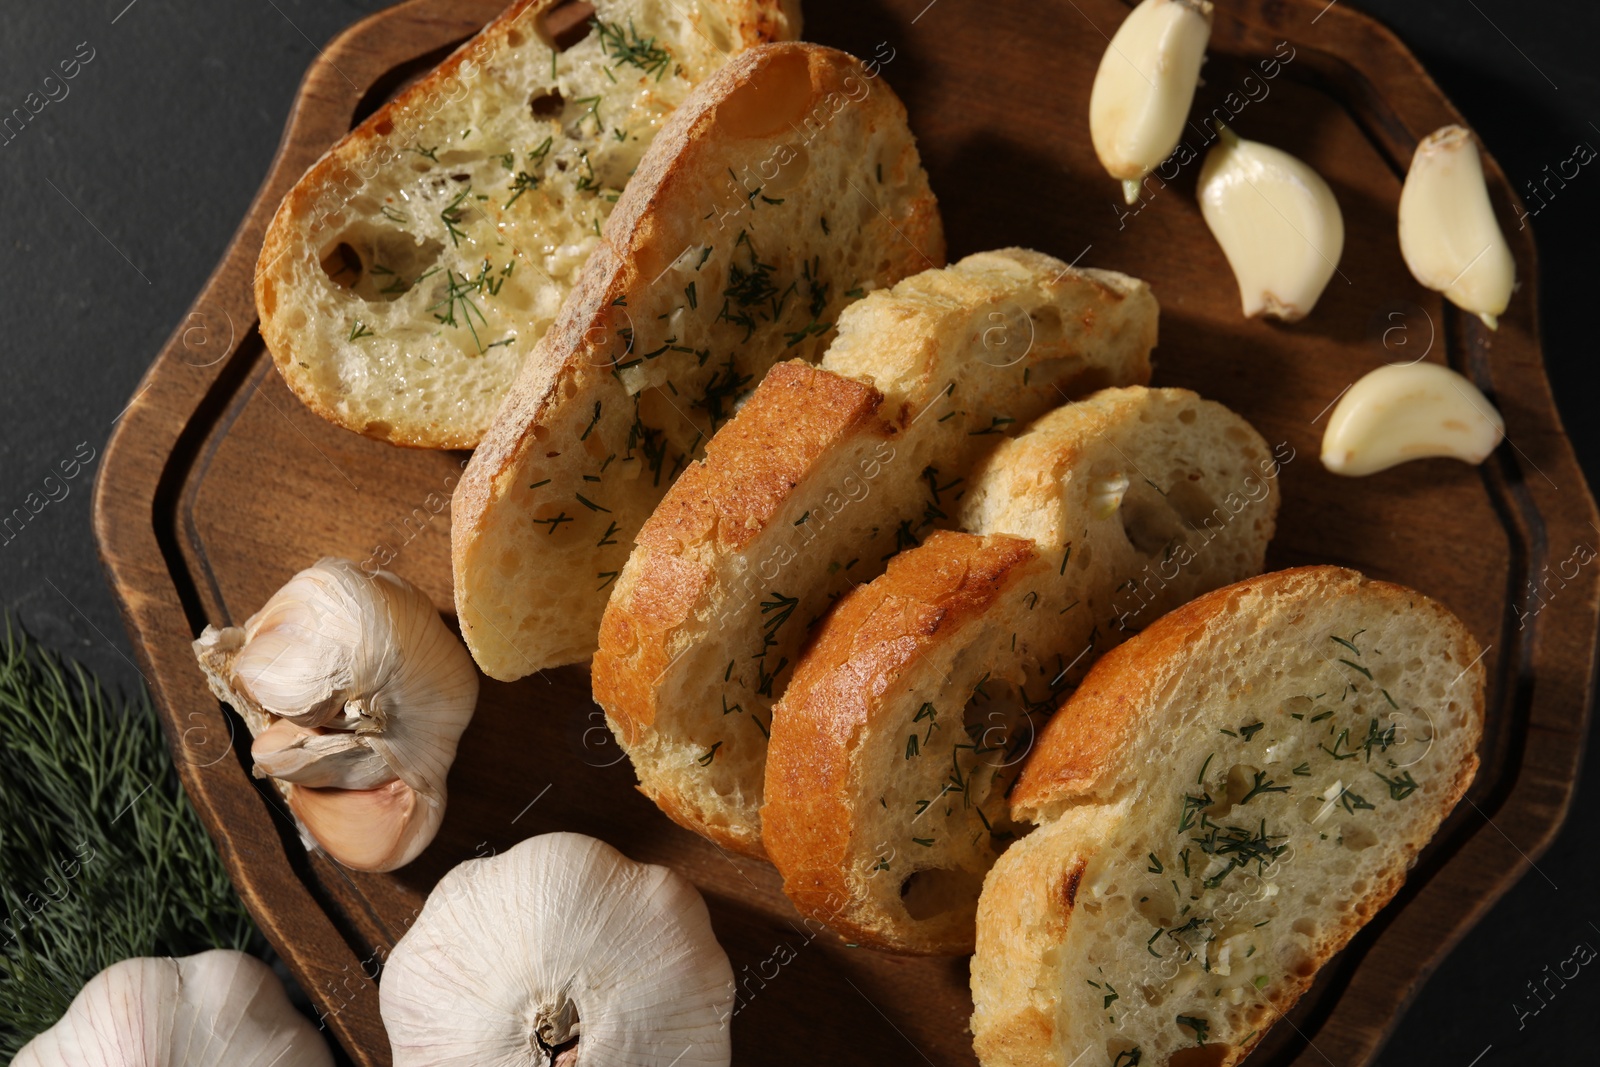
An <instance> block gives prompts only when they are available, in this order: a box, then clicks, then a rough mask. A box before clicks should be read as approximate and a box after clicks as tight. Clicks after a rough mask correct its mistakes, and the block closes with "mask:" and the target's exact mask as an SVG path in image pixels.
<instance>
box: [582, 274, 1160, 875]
mask: <svg viewBox="0 0 1600 1067" xmlns="http://www.w3.org/2000/svg"><path fill="white" fill-rule="evenodd" d="M1156 319H1157V308H1156V302H1155V298H1154V297H1153V296H1151V294H1150V290H1149V287H1148V286H1146V285H1145V284H1144V283H1143V282H1139V281H1136V280H1135V279H1132V278H1129V277H1127V276H1125V275H1121V274H1115V273H1113V272H1110V271H1087V270H1085V271H1080V270H1074V269H1072V268H1070V267H1068V266H1067V265H1066V264H1065V263H1062V262H1060V261H1059V260H1056V259H1054V258H1052V257H1050V256H1045V255H1041V254H1040V253H1037V252H1030V251H1027V250H1024V249H1006V250H1003V251H999V252H984V253H979V254H977V255H973V256H968V257H967V258H965V259H963V260H962V261H961V262H960V263H957V264H955V265H954V266H951V267H947V268H945V269H943V270H933V271H924V272H923V273H921V274H917V275H913V276H912V277H910V278H908V279H906V280H905V281H903V282H901V283H900V284H899V285H896V286H895V287H894V288H893V289H891V290H888V291H883V292H878V293H873V294H872V295H870V296H868V297H867V298H866V299H864V300H862V301H860V302H858V303H856V304H853V305H852V306H850V307H849V308H847V309H845V312H844V314H843V315H841V316H840V318H839V335H838V337H837V338H836V339H835V340H834V342H833V344H832V345H831V346H830V347H829V349H828V351H827V352H826V353H825V354H824V355H823V358H822V364H821V369H816V368H811V367H808V366H806V365H804V364H802V363H794V362H791V363H782V364H779V365H778V366H777V367H774V368H773V370H772V372H771V373H770V374H768V376H767V378H766V380H765V381H764V382H763V383H762V384H761V386H760V388H758V389H757V390H756V392H755V394H754V395H753V396H752V397H751V398H750V401H749V402H748V403H747V404H746V405H745V406H744V408H743V409H741V410H740V412H739V414H738V415H737V416H736V417H735V418H734V419H733V420H732V421H731V422H730V423H728V425H726V426H725V427H723V429H722V430H721V431H719V432H718V434H717V436H716V437H715V438H714V439H713V440H712V442H711V444H710V446H709V447H708V448H707V450H706V458H705V459H704V460H703V461H702V462H700V463H696V464H693V465H691V466H690V467H689V469H688V470H687V471H686V472H685V473H684V475H683V477H682V478H680V479H679V480H678V483H677V484H676V485H675V486H673V488H672V490H671V491H670V492H669V493H668V494H667V496H666V497H665V498H664V499H663V500H662V502H661V504H660V506H659V507H657V509H656V511H655V514H654V515H652V516H651V518H650V521H649V522H647V523H645V525H644V528H643V529H641V530H640V532H639V536H638V542H637V547H636V548H635V549H634V551H633V554H632V556H630V557H629V559H628V565H627V567H625V568H624V569H623V572H622V576H621V577H620V578H619V579H618V580H617V583H616V589H615V591H614V592H613V593H612V595H611V602H610V604H609V606H608V607H607V610H606V615H605V618H604V620H603V621H602V623H601V628H600V650H599V652H598V653H597V654H596V655H595V659H594V665H593V670H592V673H593V678H594V693H595V700H596V701H597V702H598V703H599V704H600V706H601V707H602V708H604V709H605V710H606V714H607V715H608V717H609V721H610V722H611V724H612V726H613V729H614V731H615V733H616V736H617V737H618V738H619V740H620V741H621V743H622V746H623V747H624V749H626V750H627V752H628V754H629V756H630V757H632V759H633V764H634V768H635V769H636V770H637V772H638V774H639V780H640V783H641V788H642V789H643V790H644V792H645V793H646V794H647V795H649V796H650V797H651V798H652V799H654V800H655V801H656V803H657V804H658V805H660V807H661V808H662V810H663V811H665V812H667V813H668V814H670V815H671V816H672V818H674V819H675V820H676V821H678V822H679V823H681V824H683V825H685V826H687V827H689V828H690V829H692V830H695V831H697V832H699V833H701V834H704V835H706V836H707V837H710V838H711V839H712V840H714V841H717V842H719V843H720V844H722V845H724V846H725V847H728V848H732V849H735V850H737V851H740V852H744V853H747V854H750V855H760V854H761V823H760V807H761V798H762V782H763V778H764V775H765V770H766V768H765V765H766V739H767V732H768V726H769V724H770V722H771V719H772V706H773V705H774V704H776V703H777V701H778V699H779V698H780V697H782V695H783V691H784V688H785V687H786V686H787V685H788V683H789V677H790V673H791V672H790V670H789V665H791V664H793V663H795V662H797V661H798V660H799V658H800V649H801V646H802V644H803V643H804V641H805V639H806V637H807V635H808V634H809V633H810V632H811V624H812V623H814V622H815V621H816V619H817V618H818V617H819V616H821V615H822V613H823V611H824V610H825V609H826V608H827V606H828V604H829V603H830V602H831V601H832V600H833V599H834V598H836V597H837V596H839V595H840V594H841V593H843V592H844V591H845V590H846V589H848V588H849V587H850V586H852V585H856V584H859V583H862V582H866V581H870V580H871V579H872V578H874V577H876V576H877V575H878V574H879V573H881V572H882V570H883V567H884V564H885V562H886V561H887V560H888V559H889V557H891V556H893V555H894V553H895V552H896V551H897V550H899V549H900V548H903V547H906V546H907V545H911V544H916V543H917V541H918V540H920V539H921V538H923V537H926V536H927V534H928V532H929V530H931V529H932V528H934V527H935V526H937V525H941V524H944V525H948V521H947V519H948V516H950V515H953V514H954V510H955V502H956V501H959V500H960V498H961V495H962V493H963V492H964V490H965V481H964V476H965V475H966V474H967V471H968V468H969V467H970V465H971V464H972V462H973V460H974V459H975V458H976V457H978V456H980V455H981V454H982V453H983V452H984V451H987V450H989V449H992V448H993V447H994V443H995V442H996V441H998V440H1000V439H1001V437H1000V436H999V434H997V433H996V432H995V431H996V430H997V429H1000V428H1004V427H1009V426H1012V425H1013V424H1014V425H1018V426H1020V425H1022V424H1024V423H1025V422H1026V421H1027V420H1029V419H1031V418H1033V417H1034V416H1036V415H1038V414H1039V413H1040V412H1043V411H1046V410H1048V409H1049V408H1051V407H1053V406H1055V405H1057V404H1059V403H1060V402H1061V400H1062V398H1064V397H1071V396H1081V395H1083V394H1084V393H1086V392H1088V391H1090V390H1092V389H1095V388H1099V387H1100V386H1103V385H1105V384H1107V383H1117V384H1127V383H1132V382H1144V381H1148V380H1149V376H1150V349H1151V348H1152V347H1153V346H1154V344H1155V339H1156ZM1006 334H1010V335H1011V336H1010V337H1006V336H1005V335H1006ZM874 383H876V386H877V387H876V388H874ZM708 754H709V755H708Z"/></svg>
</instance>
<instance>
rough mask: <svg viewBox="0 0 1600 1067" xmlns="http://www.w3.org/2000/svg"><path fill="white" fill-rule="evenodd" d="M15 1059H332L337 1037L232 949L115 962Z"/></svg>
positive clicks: (304, 1064)
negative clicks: (326, 1036)
mask: <svg viewBox="0 0 1600 1067" xmlns="http://www.w3.org/2000/svg"><path fill="white" fill-rule="evenodd" d="M11 1062H12V1064H13V1067H105V1065H107V1064H116V1065H122V1064H141V1065H143V1064H161V1065H162V1067H241V1065H246V1064H260V1065H267V1064H270V1065H272V1067H332V1065H333V1056H332V1055H331V1054H330V1053H329V1051H328V1045H327V1043H326V1042H325V1041H323V1039H322V1036H321V1035H320V1034H318V1033H317V1029H316V1027H314V1026H312V1025H311V1023H310V1021H308V1020H307V1019H306V1018H305V1017H304V1016H303V1015H301V1014H300V1013H299V1012H298V1011H296V1010H295V1009H294V1007H293V1005H291V1004H290V1003H289V998H288V996H287V995H285V993H284V991H283V984H282V983H281V982H279V981H278V978H277V976H276V975H274V974H273V973H272V970H271V969H270V968H269V967H267V965H266V964H264V963H262V962H261V961H260V960H258V959H256V958H255V957H253V956H247V955H245V954H244V953H242V952H233V951H231V950H227V949H216V950H213V951H210V952H202V953H200V954H199V955H197V956H186V957H184V958H183V959H154V958H140V959H130V960H123V961H122V962H120V963H114V964H112V965H111V966H110V967H107V968H106V969H105V970H103V971H101V972H100V973H99V974H97V975H95V976H94V977H93V978H91V979H89V981H88V983H87V984H85V985H84V987H83V989H82V990H80V991H79V993H78V995H77V996H76V997H74V998H73V1000H72V1004H71V1006H69V1007H68V1008H67V1012H66V1014H65V1015H63V1016H62V1017H61V1019H60V1020H59V1021H57V1022H56V1024H55V1025H54V1026H52V1027H51V1028H50V1029H48V1030H46V1031H45V1032H43V1033H42V1034H40V1035H38V1036H37V1037H35V1038H34V1039H33V1040H32V1041H30V1042H28V1044H27V1045H25V1046H23V1048H22V1051H21V1052H19V1053H17V1056H16V1058H15V1059H14V1060H12V1061H11Z"/></svg>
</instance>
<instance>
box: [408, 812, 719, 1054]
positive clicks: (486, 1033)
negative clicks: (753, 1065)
mask: <svg viewBox="0 0 1600 1067" xmlns="http://www.w3.org/2000/svg"><path fill="white" fill-rule="evenodd" d="M378 995H379V1007H380V1009H381V1010H382V1014H383V1024H384V1028H385V1029H386V1030H387V1031H388V1033H389V1041H390V1044H391V1046H392V1049H393V1062H394V1067H453V1065H454V1067H478V1065H481V1064H486V1063H492V1064H498V1065H500V1067H520V1065H523V1064H527V1065H530V1067H532V1065H538V1067H545V1065H547V1064H549V1063H551V1061H552V1059H553V1058H554V1057H553V1055H552V1050H554V1049H556V1048H559V1047H561V1046H563V1045H566V1044H567V1043H568V1042H570V1041H572V1040H574V1039H576V1041H577V1045H576V1049H575V1052H576V1055H575V1056H574V1061H575V1062H579V1063H594V1064H628V1065H630V1067H726V1064H727V1063H728V1062H729V1059H730V1057H731V1046H730V1043H729V1035H730V1028H729V1026H728V1022H729V1020H730V1017H731V1015H732V1012H733V1003H734V986H733V968H732V967H731V966H730V965H729V964H728V957H727V954H726V953H724V952H723V951H722V947H721V946H720V945H718V944H717V939H716V936H715V935H714V934H713V933H712V930H711V920H710V916H709V915H708V914H707V912H706V906H705V902H704V901H703V900H701V899H700V894H699V893H698V892H696V891H695V888H694V886H692V885H690V884H689V882H688V881H686V880H685V879H684V878H682V877H681V876H679V875H678V874H676V873H674V872H672V871H670V870H667V869H666V868H665V867H654V866H648V865H646V864H642V863H635V862H634V861H632V860H630V859H628V858H627V857H626V856H623V855H622V854H621V853H620V852H618V851H617V850H616V849H614V848H612V847H611V846H610V845H607V844H606V843H605V842H603V841H596V840H595V839H593V838H590V837H584V836H582V835H581V834H567V833H555V834H545V835H543V836H540V837H533V838H529V839H528V840H526V841H523V842H522V843H521V844H519V845H517V846H516V847H515V848H513V849H511V850H510V851H509V852H506V853H504V854H502V855H499V856H492V857H489V858H487V859H479V860H468V861H467V862H465V863H463V864H461V865H460V866H458V867H456V868H455V869H454V870H452V871H451V872H450V873H449V874H447V875H445V876H444V877H443V878H442V879H440V881H439V884H438V885H437V886H435V887H434V890H433V892H432V893H430V894H429V895H428V900H427V903H426V904H424V905H423V908H422V913H421V914H420V915H419V916H417V919H416V921H415V922H414V923H413V924H412V926H411V929H410V930H408V931H406V934H405V936H404V937H402V938H401V939H400V942H399V943H398V944H397V945H395V947H394V952H393V953H391V954H390V957H389V961H388V963H387V964H386V965H385V967H384V971H383V982H382V983H381V984H380V986H379V987H378ZM564 1055H572V1052H571V1051H569V1052H567V1053H565V1054H564Z"/></svg>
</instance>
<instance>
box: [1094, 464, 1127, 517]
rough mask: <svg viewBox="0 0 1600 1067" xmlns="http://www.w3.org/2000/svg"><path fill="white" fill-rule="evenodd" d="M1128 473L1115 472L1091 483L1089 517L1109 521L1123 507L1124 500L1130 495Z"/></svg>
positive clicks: (1097, 478)
mask: <svg viewBox="0 0 1600 1067" xmlns="http://www.w3.org/2000/svg"><path fill="white" fill-rule="evenodd" d="M1129 484H1130V483H1129V481H1128V473H1127V472H1126V471H1122V470H1115V471H1112V472H1110V473H1109V474H1105V475H1102V476H1099V477H1096V478H1094V479H1092V480H1091V481H1090V482H1089V517H1090V518H1092V519H1109V518H1110V517H1111V516H1113V515H1115V514H1116V513H1117V509H1118V508H1120V507H1122V498H1123V497H1125V496H1127V494H1128V486H1129Z"/></svg>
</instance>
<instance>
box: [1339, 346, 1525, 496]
mask: <svg viewBox="0 0 1600 1067" xmlns="http://www.w3.org/2000/svg"><path fill="white" fill-rule="evenodd" d="M1504 436H1505V420H1504V419H1502V418H1501V417H1500V413H1499V412H1498V411H1496V410H1495V409H1494V405H1492V404H1490V403H1489V399H1488V398H1487V397H1485V396H1484V395H1483V393H1481V392H1479V390H1478V387H1477V386H1475V385H1473V384H1472V383H1471V382H1469V381H1467V379H1465V378H1463V377H1462V376H1461V375H1459V374H1457V373H1456V372H1455V371H1453V370H1451V369H1450V368H1449V367H1442V366H1440V365H1439V364H1437V363H1412V364H1396V365H1390V366H1386V367H1379V368H1378V369H1377V370H1375V371H1372V372H1371V373H1369V374H1367V375H1365V376H1364V377H1363V378H1362V379H1361V380H1360V381H1358V382H1356V384H1355V385H1352V386H1351V387H1350V389H1349V390H1348V391H1347V392H1346V393H1345V394H1344V396H1343V397H1341V398H1340V399H1339V403H1338V404H1336V405H1335V406H1334V409H1333V415H1332V417H1331V418H1329V419H1328V429H1327V431H1326V432H1325V433H1324V434H1323V435H1322V465H1323V466H1324V467H1327V468H1328V469H1329V470H1330V471H1333V472H1334V473H1335V474H1346V475H1351V476H1357V475H1363V474H1375V473H1377V472H1378V471H1381V470H1387V469H1388V468H1390V467H1393V466H1395V465H1396V464H1399V463H1404V462H1406V461H1407V460H1412V459H1425V458H1427V457H1430V456H1449V457H1452V458H1454V459H1459V460H1461V461H1463V462H1465V463H1482V462H1483V461H1484V460H1485V459H1486V458H1488V455H1489V453H1491V452H1493V451H1494V450H1495V448H1496V446H1498V445H1499V444H1500V440H1501V438H1503V437H1504Z"/></svg>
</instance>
